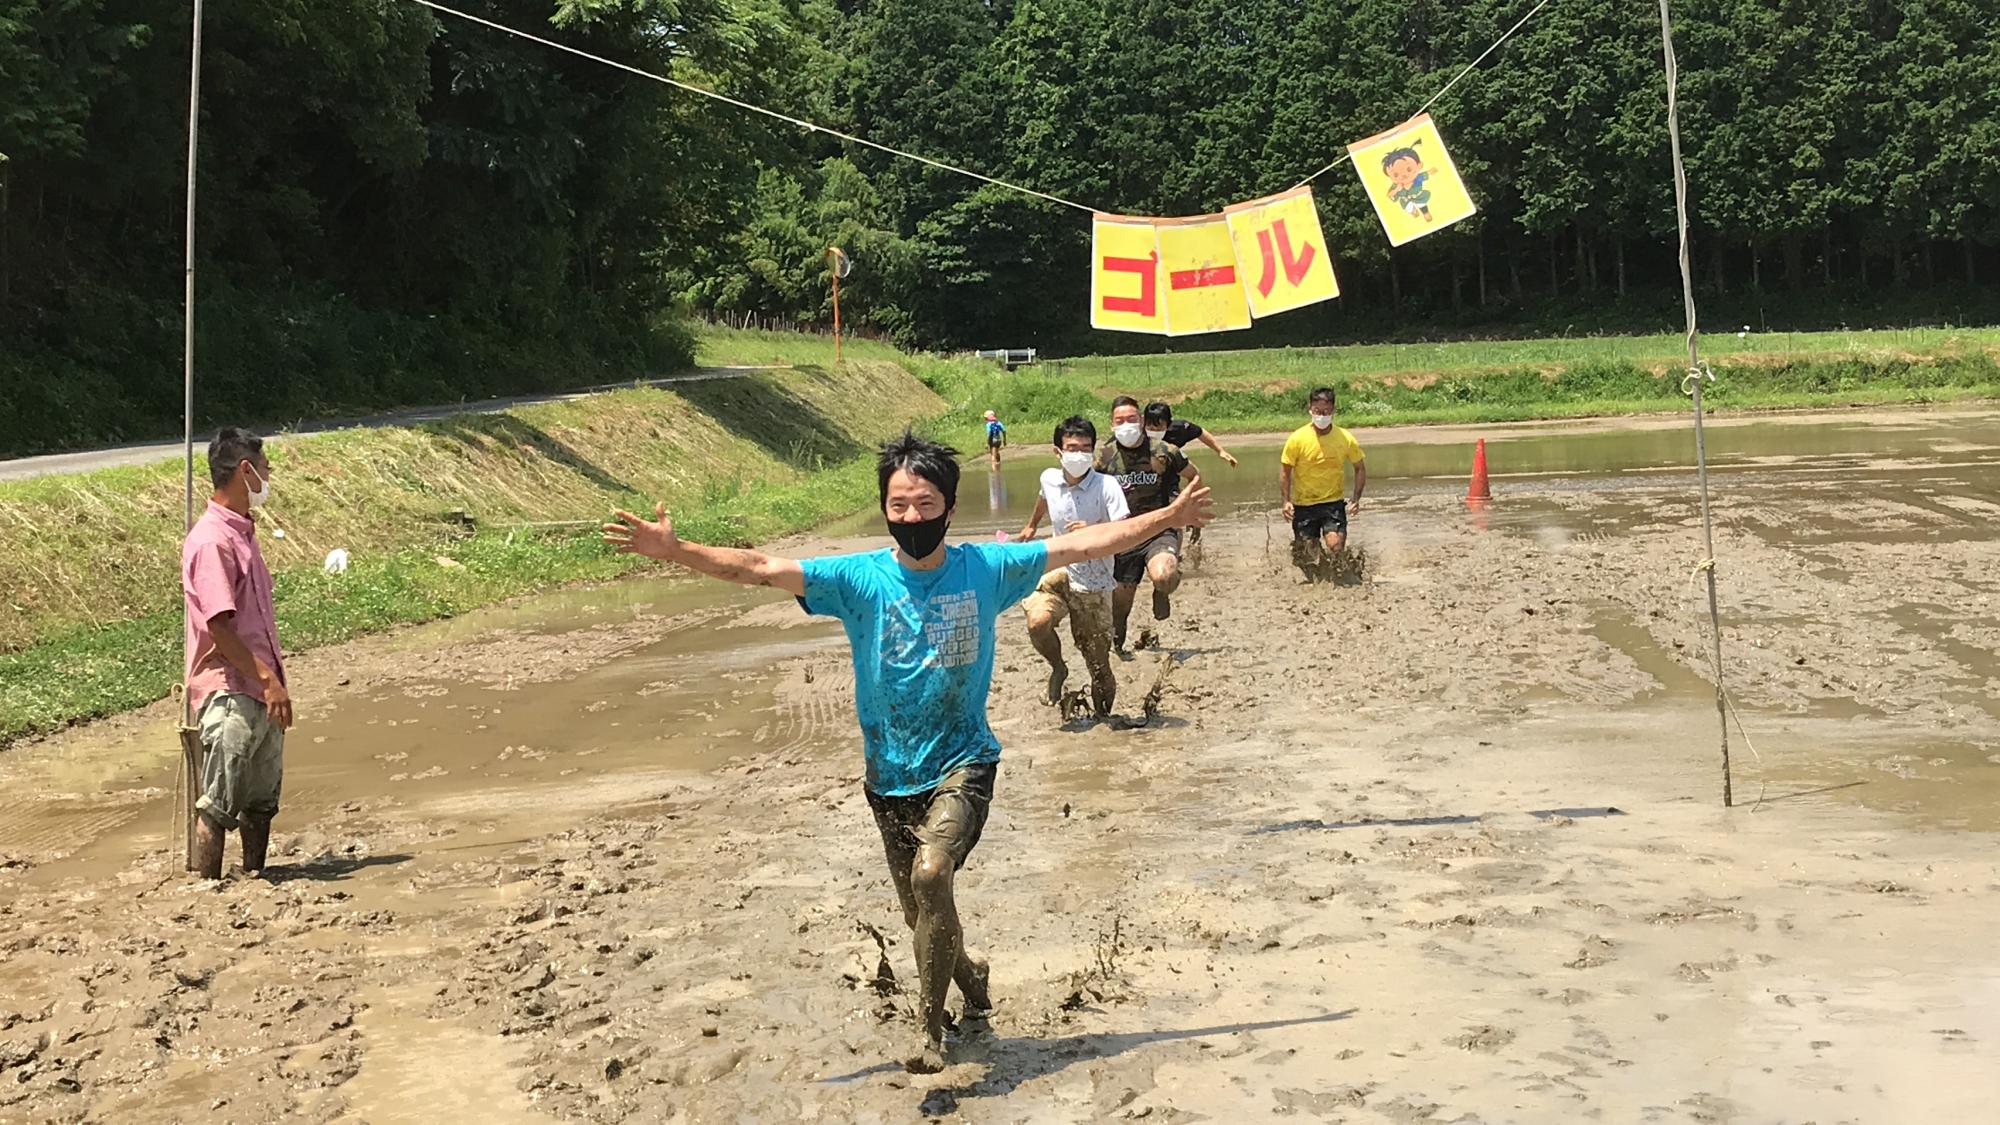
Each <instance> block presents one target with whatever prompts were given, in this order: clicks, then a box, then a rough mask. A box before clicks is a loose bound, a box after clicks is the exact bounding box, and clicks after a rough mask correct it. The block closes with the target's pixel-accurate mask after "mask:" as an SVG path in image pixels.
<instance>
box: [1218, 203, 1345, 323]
mask: <svg viewBox="0 0 2000 1125" xmlns="http://www.w3.org/2000/svg"><path fill="white" fill-rule="evenodd" d="M1223 213H1224V214H1225V215H1227V216H1228V218H1229V237H1230V240H1231V241H1232V242H1233V243H1234V245H1235V248H1236V261H1237V263H1238V264H1239V266H1240V267H1241V270H1242V273H1243V278H1242V280H1243V293H1244V296H1246V297H1248V298H1249V301H1250V314H1251V315H1252V316H1256V317H1266V316H1271V315H1273V314H1275V313H1281V312H1290V311H1291V310H1293V309H1296V308H1303V307H1305V306H1306V305H1311V304H1317V303H1318V302H1320V301H1330V300H1332V299H1333V298H1335V297H1338V296H1340V283H1339V282H1337V281H1335V280H1334V277H1333V255H1332V254H1331V253H1329V252H1328V251H1327V247H1326V237H1325V236H1324V235H1322V234H1321V233H1320V229H1319V210H1318V209H1317V208H1315V207H1314V206H1313V197H1312V189H1311V188H1309V187H1303V186H1301V187H1296V188H1293V189H1292V190H1290V191H1287V192H1281V193H1279V194H1277V195H1271V196H1266V197H1264V198H1263V199H1253V200H1251V201H1250V202H1248V203H1232V204H1230V205H1229V206H1228V207H1226V208H1224V209H1223Z"/></svg>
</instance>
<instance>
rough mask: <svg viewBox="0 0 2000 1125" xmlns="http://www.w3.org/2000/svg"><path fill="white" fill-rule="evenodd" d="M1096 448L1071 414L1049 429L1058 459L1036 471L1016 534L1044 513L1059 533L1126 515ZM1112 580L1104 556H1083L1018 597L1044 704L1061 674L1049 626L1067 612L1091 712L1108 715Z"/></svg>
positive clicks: (1056, 693)
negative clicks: (1044, 690)
mask: <svg viewBox="0 0 2000 1125" xmlns="http://www.w3.org/2000/svg"><path fill="white" fill-rule="evenodd" d="M1096 450H1097V427H1096V426H1093V425H1091V423H1090V419H1088V418H1084V417H1080V416H1074V415H1073V416H1071V417H1069V418H1067V419H1065V420H1064V421H1063V422H1062V424H1060V425H1058V426H1057V427H1056V433H1055V451H1056V456H1057V457H1058V458H1059V459H1060V460H1061V462H1062V464H1061V467H1059V468H1054V469H1048V470H1046V471H1044V472H1043V473H1042V493H1041V496H1039V497H1038V498H1037V499H1036V500H1035V511H1034V514H1033V515H1031V516H1029V517H1028V524H1027V526H1026V527H1024V528H1022V529H1021V538H1022V539H1023V540H1028V539H1033V538H1034V537H1035V529H1036V528H1037V527H1039V526H1041V522H1042V519H1043V517H1045V516H1046V517H1047V518H1048V521H1049V526H1050V527H1051V528H1054V529H1055V533H1056V534H1058V535H1060V534H1062V533H1064V532H1068V531H1075V530H1077V529H1078V528H1083V527H1089V526H1091V525H1093V524H1100V523H1110V522H1111V521H1113V520H1122V519H1124V518H1125V517H1126V516H1127V515H1129V514H1130V510H1129V509H1128V508H1127V507H1126V504H1125V490H1124V489H1122V488H1120V487H1119V486H1118V481H1117V480H1116V478H1113V477H1109V476H1106V475H1104V474H1103V473H1100V472H1098V471H1097V469H1096V467H1095V464H1094V462H1095V460H1096V455H1097V454H1096ZM1114 584H1115V583H1114V580H1113V577H1112V572H1111V560H1109V559H1087V560H1084V561H1082V562H1075V563H1071V564H1070V565H1068V566H1066V567H1063V568H1061V569H1059V570H1051V571H1049V572H1048V573H1047V574H1045V575H1043V576H1042V581H1041V583H1040V584H1039V585H1037V586H1036V587H1035V592H1034V593H1032V594H1030V595H1028V598H1027V600H1026V601H1024V602H1022V603H1021V605H1022V608H1023V609H1025V610H1026V611H1027V614H1028V639H1029V640H1031V641H1033V642H1034V644H1035V651H1036V652H1039V653H1041V654H1042V659H1044V660H1047V661H1048V662H1049V669H1050V671H1049V702H1050V703H1055V704H1060V703H1061V702H1062V695H1063V683H1064V682H1065V681H1066V680H1067V679H1068V678H1069V665H1068V664H1066V663H1064V662H1063V651H1062V639H1061V638H1060V637H1058V636H1057V635H1056V626H1057V625H1059V624H1061V623H1062V619H1063V618H1064V617H1067V618H1069V629H1070V636H1071V638H1072V639H1073V640H1075V641H1076V647H1077V651H1078V652H1080V653H1082V654H1083V662H1084V665H1085V666H1086V667H1088V668H1089V669H1090V701H1091V703H1092V704H1093V705H1094V707H1095V708H1096V711H1097V716H1098V717H1099V718H1103V717H1104V716H1106V715H1109V714H1110V713H1111V704H1112V702H1113V701H1114V700H1115V699H1116V698H1117V696H1118V680H1117V678H1116V677H1115V676H1114V675H1113V674H1112V671H1111V590H1112V587H1113V585H1114Z"/></svg>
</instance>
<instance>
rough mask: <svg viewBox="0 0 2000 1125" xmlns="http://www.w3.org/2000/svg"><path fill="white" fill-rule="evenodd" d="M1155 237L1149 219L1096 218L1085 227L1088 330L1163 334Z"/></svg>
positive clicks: (1162, 298) (1163, 304)
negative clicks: (1087, 263)
mask: <svg viewBox="0 0 2000 1125" xmlns="http://www.w3.org/2000/svg"><path fill="white" fill-rule="evenodd" d="M1160 281H1161V278H1160V236H1159V232H1158V231H1156V230H1155V229H1154V227H1153V220H1151V219H1144V218H1137V217H1134V216H1131V215H1106V214H1101V213H1100V214H1098V215H1095V216H1093V217H1092V219H1091V226H1090V326H1091V327H1092V328H1101V329H1106V330H1108V331H1112V332H1151V333H1154V334H1157V335H1161V336H1164V335H1166V334H1167V303H1166V299H1165V295H1164V294H1162V293H1161V292H1160V290H1161V289H1162V288H1163V287H1162V285H1161V284H1160Z"/></svg>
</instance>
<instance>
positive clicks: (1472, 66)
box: [1292, 0, 1549, 190]
mask: <svg viewBox="0 0 2000 1125" xmlns="http://www.w3.org/2000/svg"><path fill="white" fill-rule="evenodd" d="M1548 6H1549V0H1542V2H1541V3H1539V4H1536V5H1535V6H1534V7H1532V8H1530V9H1528V14H1527V15H1525V16H1522V17H1521V18H1520V20H1519V21H1518V22H1516V23H1515V24H1514V26H1513V27H1510V28H1508V29H1507V32H1506V34H1504V35H1502V36H1501V37H1500V38H1498V39H1495V40H1494V41H1493V45H1492V46H1490V47H1488V48H1486V49H1485V50H1484V51H1481V52H1479V57H1478V58H1476V59H1473V60H1472V61H1471V62H1470V63H1468V64H1466V67H1465V69H1463V70H1461V71H1459V72H1458V73H1457V74H1455V75H1452V79H1451V81H1449V82H1447V83H1445V84H1444V89H1442V90H1439V91H1438V92H1437V93H1435V94H1432V95H1431V96H1430V100H1429V101H1426V102H1425V103H1424V104H1422V105H1420V106H1418V107H1417V111H1416V112H1415V113H1412V114H1411V115H1410V116H1409V117H1408V118H1406V119H1405V120H1406V121H1415V120H1416V119H1417V118H1419V117H1422V116H1423V115H1424V111H1425V110H1427V109H1429V108H1430V107H1432V106H1434V105H1436V104H1437V100H1438V99H1439V98H1442V97H1444V96H1445V94H1447V93H1449V92H1450V91H1451V88H1452V87H1453V86H1456V85H1458V80H1459V79H1461V78H1464V77H1465V76H1466V75H1468V74H1471V73H1472V72H1473V71H1475V70H1478V69H1479V64H1480V63H1483V62H1485V61H1486V56H1488V55H1490V54H1492V53H1493V52H1495V51H1497V50H1499V49H1500V45H1501V44H1502V43H1505V42H1506V41H1507V40H1509V39H1512V38H1513V37H1514V33H1515V32H1517V31H1519V30H1521V29H1522V28H1523V27H1526V26H1527V25H1528V21H1529V20H1531V19H1534V18H1535V13H1536V12H1539V11H1541V10H1542V9H1543V8H1546V7H1548ZM1353 158H1354V154H1353V153H1352V152H1344V153H1341V154H1340V155H1339V156H1336V157H1334V158H1333V160H1331V161H1330V162H1328V164H1327V166H1326V167H1324V168H1321V169H1320V170H1319V171H1317V172H1314V173H1313V174H1312V175H1310V176H1307V177H1306V178H1305V179H1303V180H1300V181H1299V182H1298V183H1296V184H1293V185H1292V187H1293V188H1294V189H1295V190H1296V189H1298V188H1302V187H1304V186H1306V185H1307V184H1309V183H1312V182H1313V181H1314V180H1317V179H1319V178H1320V177H1321V176H1324V175H1326V174H1327V173H1328V172H1331V171H1333V170H1334V169H1335V168H1338V167H1340V166H1341V165H1342V164H1345V163H1347V162H1348V161H1349V160H1351V159H1353Z"/></svg>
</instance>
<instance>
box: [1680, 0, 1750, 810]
mask: <svg viewBox="0 0 2000 1125" xmlns="http://www.w3.org/2000/svg"><path fill="white" fill-rule="evenodd" d="M1671 2H1672V0H1660V51H1661V55H1662V57H1663V58H1664V60H1665V63H1666V72H1667V141H1668V145H1669V147H1670V149H1671V151H1672V153H1673V161H1674V219H1675V223H1676V225H1677V226H1678V228H1679V231H1680V266H1681V304H1682V306H1683V308H1684V309H1685V310H1686V312H1687V353H1688V358H1687V374H1686V375H1685V376H1683V377H1682V379H1681V392H1682V393H1683V394H1686V395H1688V396H1689V397H1690V398H1692V399H1693V409H1694V462H1695V479H1696V481H1697V482H1698V483H1699V486H1700V491H1701V543H1702V559H1701V563H1700V564H1699V565H1698V566H1696V567H1695V570H1694V574H1695V575H1703V574H1705V575H1707V576H1708V623H1709V636H1710V638H1711V641H1712V647H1711V649H1710V652H1711V654H1712V659H1713V661H1714V664H1713V668H1714V673H1715V675H1714V679H1715V717H1716V721H1717V722H1718V723H1719V724H1720V726H1721V734H1722V807H1724V808H1729V807H1731V806H1732V805H1734V804H1735V803H1736V794H1735V791H1734V788H1733V786H1732V784H1731V780H1730V774H1729V696H1728V695H1727V694H1726V693H1725V692H1724V690H1723V686H1722V613H1721V610H1720V609H1718V608H1717V604H1716V593H1715V519H1714V513H1713V512H1712V510H1711V508H1710V505H1709V498H1708V439H1707V436H1706V435H1705V434H1704V433H1703V431H1702V414H1703V408H1702V404H1701V392H1702V387H1703V386H1704V385H1705V384H1709V383H1713V382H1714V381H1715V372H1714V371H1713V370H1712V369H1710V368H1709V366H1708V365H1707V364H1706V363H1704V362H1702V358H1701V351H1700V346H1699V342H1700V329H1699V326H1698V321H1697V319H1696V317H1695V307H1694V269H1693V266H1692V263H1691V255H1690V253H1689V249H1688V245H1689V242H1688V182H1687V165H1686V164H1685V163H1684V162H1683V161H1682V160H1681V117H1680V62H1679V60H1678V59H1677V58H1675V56H1674V26H1673V13H1672V11H1671V9H1670V4H1671ZM1692 578H1693V575H1691V576H1690V580H1692ZM1737 721H1738V723H1739V724H1740V723H1741V722H1742V720H1741V719H1739V720H1737Z"/></svg>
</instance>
